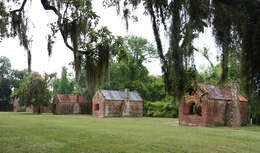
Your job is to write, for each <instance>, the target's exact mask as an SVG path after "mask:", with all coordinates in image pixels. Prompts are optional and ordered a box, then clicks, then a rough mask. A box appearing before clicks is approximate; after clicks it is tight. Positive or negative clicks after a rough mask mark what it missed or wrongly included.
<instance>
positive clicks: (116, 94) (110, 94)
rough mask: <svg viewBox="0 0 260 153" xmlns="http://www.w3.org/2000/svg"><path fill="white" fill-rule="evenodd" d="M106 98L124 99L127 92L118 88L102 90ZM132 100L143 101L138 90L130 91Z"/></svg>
mask: <svg viewBox="0 0 260 153" xmlns="http://www.w3.org/2000/svg"><path fill="white" fill-rule="evenodd" d="M100 92H101V94H102V95H103V96H104V98H105V100H124V97H125V92H124V91H116V90H100ZM128 93H129V100H130V101H143V99H142V98H141V96H140V95H139V94H138V93H137V92H128Z"/></svg>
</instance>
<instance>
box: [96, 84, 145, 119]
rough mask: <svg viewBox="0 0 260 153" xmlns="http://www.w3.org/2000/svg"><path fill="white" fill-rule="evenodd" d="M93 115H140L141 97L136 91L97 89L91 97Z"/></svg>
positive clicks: (141, 111) (141, 108)
mask: <svg viewBox="0 0 260 153" xmlns="http://www.w3.org/2000/svg"><path fill="white" fill-rule="evenodd" d="M92 112H93V116H94V117H142V116H143V99H142V98H141V97H140V95H139V94H138V93H137V92H129V91H128V90H127V89H126V90H125V91H115V90H99V91H97V92H96V94H95V96H94V97H93V99H92Z"/></svg>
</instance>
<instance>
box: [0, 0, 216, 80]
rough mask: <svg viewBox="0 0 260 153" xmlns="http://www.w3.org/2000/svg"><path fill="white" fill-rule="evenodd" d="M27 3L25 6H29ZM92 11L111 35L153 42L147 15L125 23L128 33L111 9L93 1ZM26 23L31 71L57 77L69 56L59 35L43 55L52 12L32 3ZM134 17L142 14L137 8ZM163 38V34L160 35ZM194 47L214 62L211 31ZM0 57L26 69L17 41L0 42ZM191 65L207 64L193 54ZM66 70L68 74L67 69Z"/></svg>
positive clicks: (156, 66) (156, 65)
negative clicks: (204, 50)
mask: <svg viewBox="0 0 260 153" xmlns="http://www.w3.org/2000/svg"><path fill="white" fill-rule="evenodd" d="M30 5H31V4H30V3H28V4H27V5H26V6H27V8H28V7H30ZM93 8H94V10H95V11H96V12H97V14H98V15H99V16H100V17H101V18H100V22H99V24H100V25H102V26H107V27H108V29H109V30H110V31H112V32H113V34H114V35H121V36H125V35H127V34H130V35H131V34H133V35H136V36H141V37H143V38H146V39H147V40H148V41H149V42H151V43H153V44H154V45H155V43H154V36H153V31H152V25H151V22H150V18H149V17H148V16H142V17H141V18H140V17H139V21H138V22H136V23H133V22H131V21H130V22H129V30H128V32H127V31H126V28H125V22H124V20H123V19H122V17H120V16H117V14H116V10H115V8H108V9H104V8H103V6H102V1H101V0H99V1H95V2H94V1H93ZM26 13H28V15H29V18H30V22H32V23H33V24H34V26H33V27H32V28H31V29H30V30H31V35H32V39H33V42H32V70H33V71H37V72H40V73H44V72H46V73H54V72H58V74H60V72H61V68H62V66H66V67H69V66H68V64H69V63H70V62H71V61H73V54H72V52H71V51H70V50H68V49H67V48H66V47H65V45H64V43H63V40H62V39H61V36H60V35H59V36H58V39H57V41H56V43H55V44H54V48H53V54H52V56H51V57H48V52H47V39H46V38H47V34H49V32H48V31H49V28H48V27H47V26H46V25H47V24H48V23H49V22H51V21H56V17H53V16H54V15H53V13H52V12H50V11H45V10H44V9H43V7H42V6H41V4H40V0H36V1H32V7H31V9H30V11H27V12H26ZM137 13H138V14H142V10H141V9H140V11H139V12H137ZM161 35H163V33H162V34H161ZM167 44H168V40H163V45H164V47H166V45H167ZM194 45H195V46H196V48H200V49H202V48H203V47H209V48H210V51H211V53H210V54H211V56H210V59H211V60H212V61H213V62H214V63H216V58H215V56H216V54H213V53H216V47H215V43H214V38H213V37H212V36H211V30H210V29H206V30H205V33H204V34H201V35H200V37H199V39H197V40H195V41H194ZM0 56H7V57H8V58H9V59H10V60H11V64H12V68H15V69H20V70H21V69H26V68H27V54H26V51H25V50H24V49H23V47H21V46H19V41H18V39H12V38H10V39H5V40H4V41H3V42H1V43H0ZM195 62H196V65H197V69H199V68H202V67H204V68H205V67H207V66H208V65H209V64H208V62H207V61H206V60H205V59H204V58H203V57H201V55H199V54H195ZM145 65H146V66H147V67H148V70H149V72H150V74H153V75H160V74H161V66H160V62H159V60H154V61H152V62H151V63H148V64H145ZM69 71H72V69H70V70H69Z"/></svg>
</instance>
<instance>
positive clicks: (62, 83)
mask: <svg viewBox="0 0 260 153" xmlns="http://www.w3.org/2000/svg"><path fill="white" fill-rule="evenodd" d="M52 87H53V94H54V95H55V94H72V92H73V90H74V82H73V81H72V80H69V78H68V74H67V68H66V67H62V72H61V78H60V79H55V80H53V81H52Z"/></svg>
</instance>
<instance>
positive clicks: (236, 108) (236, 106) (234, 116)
mask: <svg viewBox="0 0 260 153" xmlns="http://www.w3.org/2000/svg"><path fill="white" fill-rule="evenodd" d="M231 94H232V102H231V112H230V113H231V126H241V114H240V101H239V97H238V95H239V82H233V83H232V87H231Z"/></svg>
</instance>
